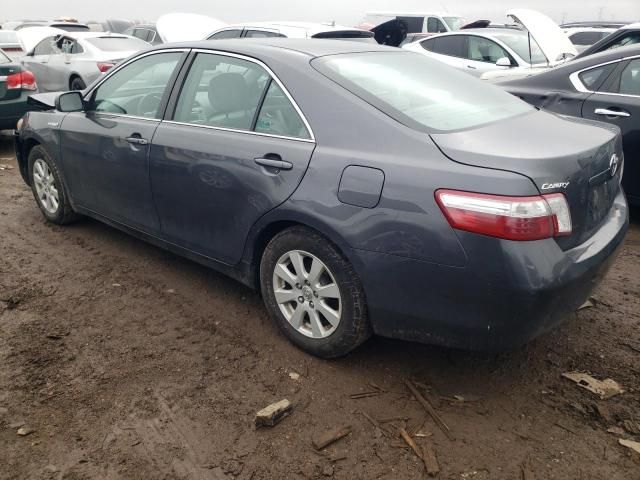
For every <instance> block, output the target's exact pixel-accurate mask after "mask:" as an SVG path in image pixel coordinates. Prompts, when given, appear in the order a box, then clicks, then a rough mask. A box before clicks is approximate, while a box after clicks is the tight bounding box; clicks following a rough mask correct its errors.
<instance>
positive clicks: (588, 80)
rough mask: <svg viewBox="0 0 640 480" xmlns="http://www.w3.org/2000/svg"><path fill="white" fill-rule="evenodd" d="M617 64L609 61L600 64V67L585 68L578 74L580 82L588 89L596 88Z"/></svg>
mask: <svg viewBox="0 0 640 480" xmlns="http://www.w3.org/2000/svg"><path fill="white" fill-rule="evenodd" d="M616 65H618V64H617V63H610V64H609V65H602V66H600V67H595V68H592V69H590V70H585V71H584V72H582V73H581V74H580V75H579V78H580V82H582V84H583V85H584V86H585V87H586V88H587V89H588V90H592V91H593V90H597V89H598V88H599V87H600V85H602V83H603V82H604V81H605V80H606V79H607V77H608V76H609V74H610V73H611V72H612V71H613V69H614V68H615V67H616Z"/></svg>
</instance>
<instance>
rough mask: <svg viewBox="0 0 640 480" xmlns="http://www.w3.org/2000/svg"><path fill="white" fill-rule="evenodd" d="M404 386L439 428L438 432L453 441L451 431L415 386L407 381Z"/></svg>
mask: <svg viewBox="0 0 640 480" xmlns="http://www.w3.org/2000/svg"><path fill="white" fill-rule="evenodd" d="M404 384H405V385H406V386H407V388H408V389H409V391H410V392H411V393H412V394H413V396H414V397H415V399H416V400H417V401H418V403H420V405H422V407H423V408H424V409H425V410H426V411H427V413H428V414H429V415H431V418H433V421H434V422H436V425H438V427H440V430H442V432H443V433H444V434H445V435H446V436H447V438H448V439H449V440H454V437H453V434H452V433H451V429H450V428H449V426H448V425H447V424H446V423H445V422H444V420H443V419H442V417H440V415H438V412H436V411H435V409H434V408H433V406H432V405H431V404H430V403H429V401H428V400H427V399H426V398H424V397H423V396H422V394H421V393H420V392H419V391H418V389H417V388H416V387H415V385H413V383H411V382H410V381H409V380H405V381H404Z"/></svg>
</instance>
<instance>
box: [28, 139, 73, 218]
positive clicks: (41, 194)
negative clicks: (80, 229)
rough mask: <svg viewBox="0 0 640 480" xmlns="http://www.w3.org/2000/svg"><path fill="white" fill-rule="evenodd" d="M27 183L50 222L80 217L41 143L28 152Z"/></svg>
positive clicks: (56, 169) (54, 165)
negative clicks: (72, 206) (74, 209)
mask: <svg viewBox="0 0 640 480" xmlns="http://www.w3.org/2000/svg"><path fill="white" fill-rule="evenodd" d="M29 183H30V184H31V191H32V192H33V196H34V198H35V199H36V203H37V204H38V207H39V208H40V211H41V212H42V214H43V215H44V216H45V218H46V219H47V220H49V221H50V222H51V223H55V224H56V225H66V224H68V223H72V222H74V221H76V220H78V218H80V216H79V215H78V214H77V213H75V212H74V211H73V208H71V204H70V203H69V199H68V198H67V194H66V191H65V188H64V184H63V183H62V178H61V177H60V173H59V172H58V168H57V167H56V164H55V162H54V161H53V160H52V158H51V157H50V156H49V154H48V153H47V151H46V150H45V149H44V147H42V146H41V145H37V146H35V147H33V148H32V149H31V151H30V152H29Z"/></svg>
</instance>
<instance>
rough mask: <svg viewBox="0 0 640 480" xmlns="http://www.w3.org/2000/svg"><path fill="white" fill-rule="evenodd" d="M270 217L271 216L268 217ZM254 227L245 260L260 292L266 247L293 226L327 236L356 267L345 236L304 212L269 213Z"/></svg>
mask: <svg viewBox="0 0 640 480" xmlns="http://www.w3.org/2000/svg"><path fill="white" fill-rule="evenodd" d="M267 217H269V218H267ZM267 217H263V219H262V220H261V221H259V222H258V224H257V225H256V226H254V228H253V229H252V232H251V233H250V236H249V239H248V241H247V244H246V246H245V254H244V262H245V263H246V264H248V266H249V272H250V273H249V280H250V283H251V286H252V287H253V288H254V289H255V290H256V291H258V292H260V262H261V260H262V255H263V253H264V250H265V248H266V247H267V245H268V244H269V242H270V241H271V239H273V237H275V236H276V235H277V234H279V233H280V232H282V231H284V230H286V229H288V228H292V227H304V228H308V229H309V230H313V231H314V232H316V233H318V234H320V235H322V236H323V237H325V238H326V239H327V240H328V241H329V242H331V243H332V244H333V246H334V247H335V248H336V249H337V250H338V251H339V252H340V254H341V255H342V256H344V258H345V259H347V260H348V261H349V262H350V263H351V264H352V265H353V266H354V268H355V265H354V262H353V259H352V258H350V252H349V247H348V245H347V243H346V242H345V240H344V239H343V237H342V236H341V235H340V234H339V233H338V232H337V231H336V230H335V229H334V228H333V227H331V226H329V225H328V224H326V223H324V222H321V221H318V220H316V219H315V218H313V217H311V216H309V215H304V214H297V213H296V214H293V213H292V212H289V213H288V214H285V213H280V212H277V214H274V215H267Z"/></svg>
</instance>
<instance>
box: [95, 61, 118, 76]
mask: <svg viewBox="0 0 640 480" xmlns="http://www.w3.org/2000/svg"><path fill="white" fill-rule="evenodd" d="M114 65H115V63H109V62H100V63H98V70H100V71H101V72H102V73H104V72H106V71H107V70H109V69H110V68H113V66H114Z"/></svg>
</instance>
